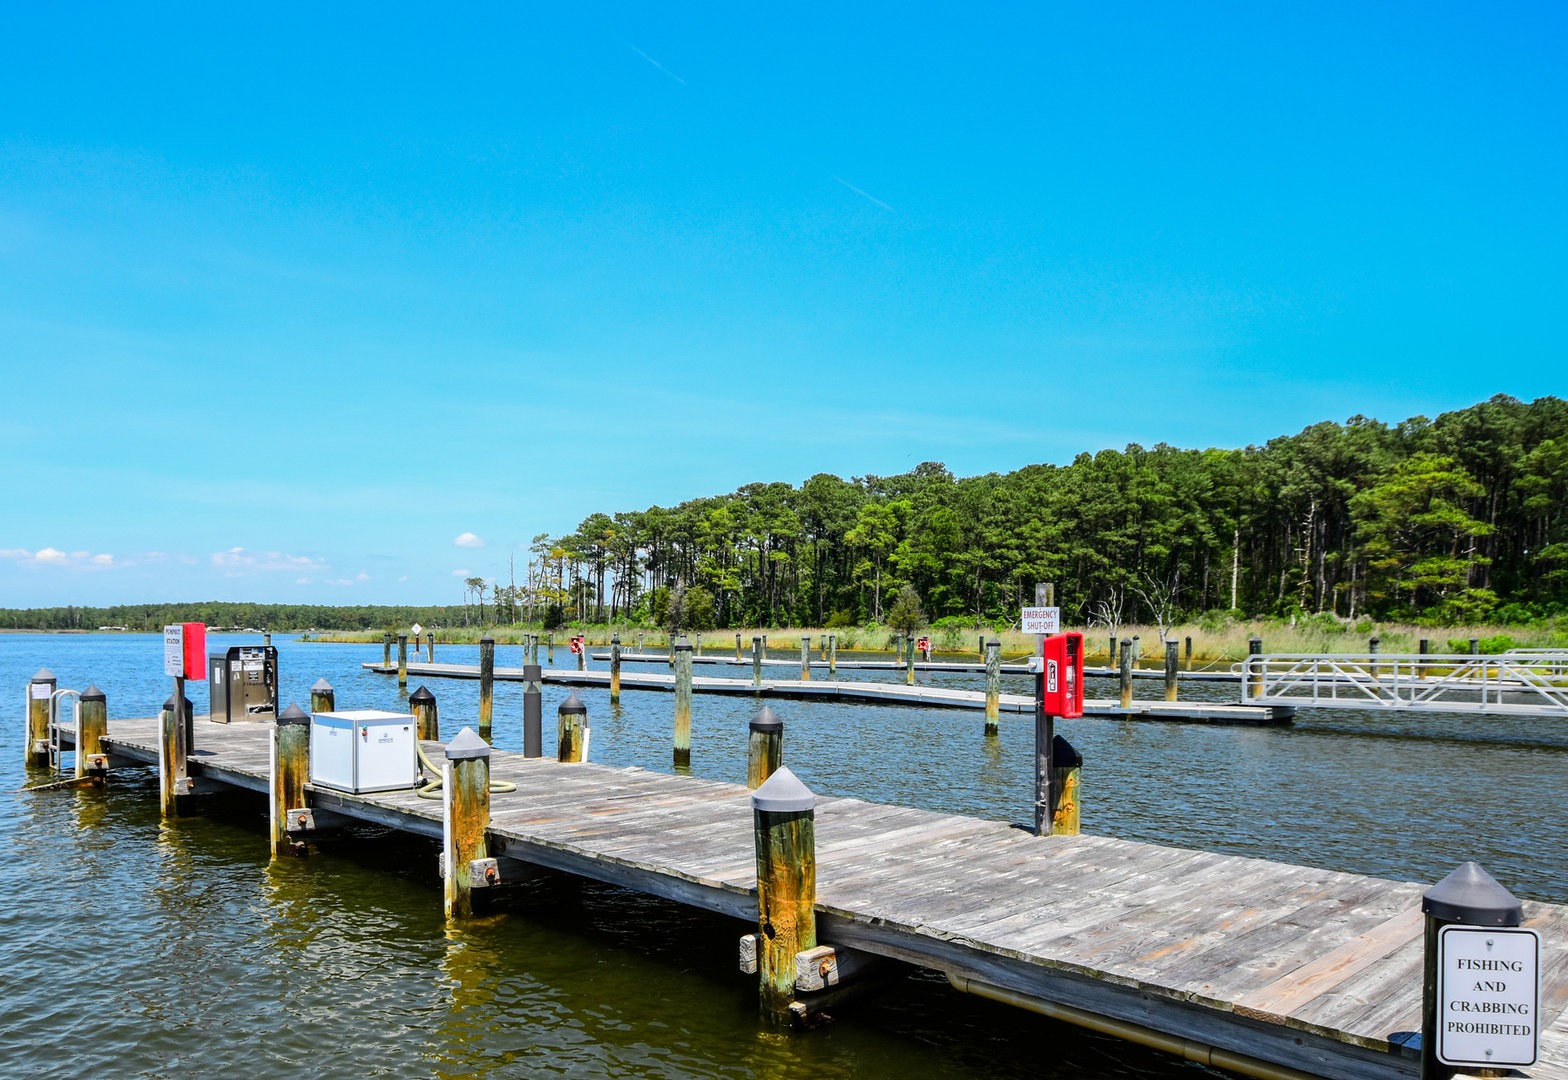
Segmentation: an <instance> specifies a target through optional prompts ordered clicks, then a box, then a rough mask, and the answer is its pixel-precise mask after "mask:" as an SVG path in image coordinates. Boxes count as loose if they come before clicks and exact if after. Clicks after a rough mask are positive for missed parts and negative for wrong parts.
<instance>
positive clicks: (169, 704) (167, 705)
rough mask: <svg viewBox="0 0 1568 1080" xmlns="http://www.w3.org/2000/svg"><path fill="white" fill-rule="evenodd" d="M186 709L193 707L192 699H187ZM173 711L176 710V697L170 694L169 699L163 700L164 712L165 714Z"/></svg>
mask: <svg viewBox="0 0 1568 1080" xmlns="http://www.w3.org/2000/svg"><path fill="white" fill-rule="evenodd" d="M185 707H186V708H187V709H188V708H190V707H191V699H190V698H186V699H185ZM173 709H174V695H173V694H170V695H169V696H168V697H166V698H164V699H163V711H164V712H170V711H172V710H173Z"/></svg>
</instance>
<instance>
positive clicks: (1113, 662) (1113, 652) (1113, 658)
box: [1105, 634, 1116, 668]
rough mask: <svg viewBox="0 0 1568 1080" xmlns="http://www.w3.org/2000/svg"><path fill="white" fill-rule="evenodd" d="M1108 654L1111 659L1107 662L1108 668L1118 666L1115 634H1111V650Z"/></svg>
mask: <svg viewBox="0 0 1568 1080" xmlns="http://www.w3.org/2000/svg"><path fill="white" fill-rule="evenodd" d="M1106 655H1107V656H1109V657H1110V659H1109V660H1107V661H1106V662H1105V666H1106V667H1108V668H1114V667H1115V666H1116V635H1115V634H1112V635H1111V644H1110V648H1109V651H1108V652H1107V653H1106Z"/></svg>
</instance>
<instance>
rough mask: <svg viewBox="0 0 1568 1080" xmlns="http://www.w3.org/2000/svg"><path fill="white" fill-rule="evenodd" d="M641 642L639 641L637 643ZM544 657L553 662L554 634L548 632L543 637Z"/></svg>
mask: <svg viewBox="0 0 1568 1080" xmlns="http://www.w3.org/2000/svg"><path fill="white" fill-rule="evenodd" d="M640 643H641V642H640V641H639V644H640ZM544 657H545V660H547V661H548V662H549V663H552V664H553V663H555V635H554V634H548V635H546V636H545V639H544Z"/></svg>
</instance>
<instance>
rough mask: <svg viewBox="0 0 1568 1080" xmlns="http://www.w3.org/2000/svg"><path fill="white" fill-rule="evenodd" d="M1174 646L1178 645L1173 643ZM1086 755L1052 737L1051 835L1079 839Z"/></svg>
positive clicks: (1064, 740) (1069, 744) (1058, 736)
mask: <svg viewBox="0 0 1568 1080" xmlns="http://www.w3.org/2000/svg"><path fill="white" fill-rule="evenodd" d="M1173 644H1174V643H1173ZM1082 782H1083V755H1082V754H1080V753H1079V752H1078V751H1077V750H1075V749H1073V744H1072V743H1070V742H1068V741H1067V740H1066V739H1064V738H1062V737H1061V736H1060V735H1055V734H1053V735H1052V736H1051V835H1052V836H1077V835H1078V829H1079V822H1080V818H1081V803H1080V799H1079V793H1080V791H1081V785H1082Z"/></svg>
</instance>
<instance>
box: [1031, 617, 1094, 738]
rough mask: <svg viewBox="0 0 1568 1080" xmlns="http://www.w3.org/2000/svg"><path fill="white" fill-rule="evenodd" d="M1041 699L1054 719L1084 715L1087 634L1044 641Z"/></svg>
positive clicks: (1061, 636)
mask: <svg viewBox="0 0 1568 1080" xmlns="http://www.w3.org/2000/svg"><path fill="white" fill-rule="evenodd" d="M1042 654H1043V655H1042V660H1043V661H1044V662H1043V663H1042V665H1041V668H1042V670H1041V672H1040V686H1039V694H1038V697H1039V699H1040V708H1041V709H1042V710H1043V711H1045V712H1046V713H1048V714H1049V715H1051V716H1060V717H1064V718H1066V719H1069V720H1071V719H1073V718H1074V717H1079V716H1082V715H1083V635H1082V634H1076V633H1074V634H1052V635H1051V636H1050V637H1048V638H1046V639H1045V641H1044V642H1043V648H1042Z"/></svg>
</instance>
